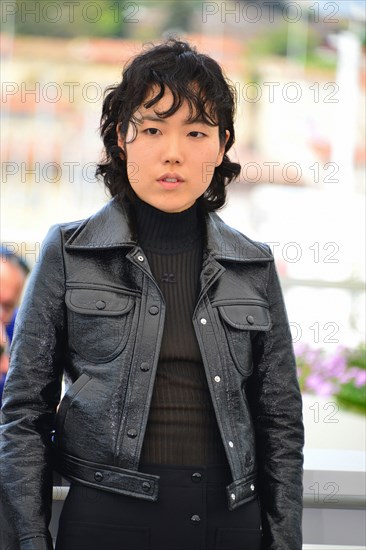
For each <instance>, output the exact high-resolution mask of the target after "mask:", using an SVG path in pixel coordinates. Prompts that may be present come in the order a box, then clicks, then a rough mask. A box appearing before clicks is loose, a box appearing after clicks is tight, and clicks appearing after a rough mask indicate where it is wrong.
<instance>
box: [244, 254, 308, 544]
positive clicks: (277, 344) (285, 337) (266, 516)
mask: <svg viewBox="0 0 366 550" xmlns="http://www.w3.org/2000/svg"><path fill="white" fill-rule="evenodd" d="M267 293H268V294H267V295H268V301H269V308H270V316H271V321H272V327H271V329H270V330H269V331H268V332H264V331H263V332H258V333H257V334H256V336H255V337H254V339H253V362H254V365H253V375H252V377H251V380H250V386H249V388H248V390H249V391H248V399H249V401H250V402H251V409H252V415H253V422H254V427H255V432H256V446H257V463H258V484H259V494H260V501H261V507H262V528H263V537H264V550H289V549H290V548H291V550H301V548H302V534H301V533H302V531H301V524H302V496H303V488H302V475H303V445H304V431H303V423H302V399H301V394H300V390H299V384H298V380H297V373H296V363H295V357H294V352H293V346H292V338H291V333H290V328H289V324H288V320H287V314H286V310H285V305H284V301H283V296H282V290H281V287H280V283H279V279H278V275H277V272H276V268H275V265H274V262H271V264H270V267H269V277H268V282H267Z"/></svg>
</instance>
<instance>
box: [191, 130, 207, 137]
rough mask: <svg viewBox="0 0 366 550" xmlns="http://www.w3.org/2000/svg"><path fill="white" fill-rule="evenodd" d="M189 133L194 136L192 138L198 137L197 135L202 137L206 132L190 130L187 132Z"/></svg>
mask: <svg viewBox="0 0 366 550" xmlns="http://www.w3.org/2000/svg"><path fill="white" fill-rule="evenodd" d="M189 135H190V136H192V137H194V138H198V137H204V136H205V135H206V134H204V133H203V132H198V130H197V131H196V130H194V131H192V132H189Z"/></svg>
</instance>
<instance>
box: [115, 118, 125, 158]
mask: <svg viewBox="0 0 366 550" xmlns="http://www.w3.org/2000/svg"><path fill="white" fill-rule="evenodd" d="M120 130H121V123H120V122H119V123H118V124H117V129H116V132H117V143H118V146H119V147H120V148H121V149H122V151H123V156H122V153H121V155H120V156H121V159H122V160H124V157H125V150H124V146H125V140H124V136H122V134H121V131H120Z"/></svg>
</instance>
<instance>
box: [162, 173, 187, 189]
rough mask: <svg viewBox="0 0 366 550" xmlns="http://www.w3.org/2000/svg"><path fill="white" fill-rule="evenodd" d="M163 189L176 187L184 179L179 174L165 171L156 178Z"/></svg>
mask: <svg viewBox="0 0 366 550" xmlns="http://www.w3.org/2000/svg"><path fill="white" fill-rule="evenodd" d="M157 181H158V182H159V183H160V185H161V186H162V187H163V188H164V189H176V188H177V187H179V185H180V184H181V183H182V182H183V181H184V179H183V178H182V176H181V175H180V174H177V173H176V172H167V173H166V174H163V175H162V176H160V177H159V178H158V180H157Z"/></svg>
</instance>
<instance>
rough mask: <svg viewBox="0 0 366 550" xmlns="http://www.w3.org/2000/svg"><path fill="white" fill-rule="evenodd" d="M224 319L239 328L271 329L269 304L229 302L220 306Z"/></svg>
mask: <svg viewBox="0 0 366 550" xmlns="http://www.w3.org/2000/svg"><path fill="white" fill-rule="evenodd" d="M219 311H220V315H221V317H222V318H223V319H224V321H225V322H226V323H227V324H228V325H230V326H231V327H234V328H236V329H239V330H270V328H271V326H272V323H271V316H270V314H269V309H268V306H265V305H260V304H228V305H221V306H219Z"/></svg>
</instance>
